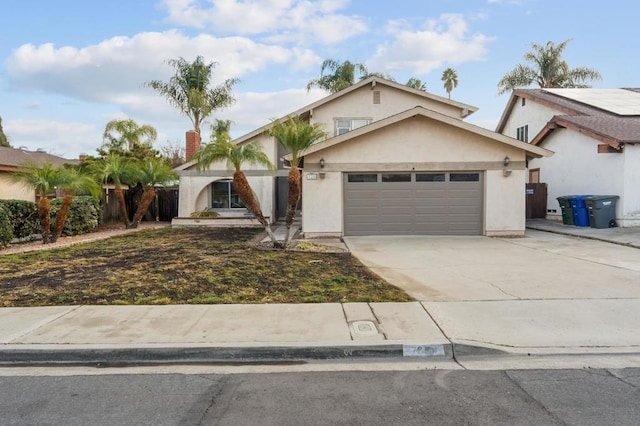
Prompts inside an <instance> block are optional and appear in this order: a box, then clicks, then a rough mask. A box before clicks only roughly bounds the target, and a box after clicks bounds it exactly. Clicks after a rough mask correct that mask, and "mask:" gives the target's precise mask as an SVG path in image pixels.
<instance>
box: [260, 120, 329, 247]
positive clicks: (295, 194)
mask: <svg viewBox="0 0 640 426" xmlns="http://www.w3.org/2000/svg"><path fill="white" fill-rule="evenodd" d="M269 135H270V136H273V137H274V138H275V140H276V141H277V142H278V144H279V145H280V146H281V147H282V148H283V149H284V150H285V151H288V152H289V154H290V155H291V169H290V170H289V175H288V177H287V184H288V185H289V189H288V193H287V213H286V225H287V232H286V235H285V239H284V246H285V248H286V247H287V246H288V245H289V242H290V240H291V224H292V223H293V219H294V217H295V214H296V210H297V209H298V203H299V202H300V193H301V182H300V169H299V167H300V159H301V157H302V155H303V154H304V152H305V151H306V150H307V149H308V148H309V147H310V146H311V145H313V144H314V143H316V142H317V141H319V140H321V139H325V138H326V137H327V133H326V132H325V131H324V130H322V127H321V124H319V123H315V124H310V123H308V122H306V121H303V120H301V119H300V118H299V117H297V116H296V117H288V118H287V119H286V120H282V121H280V120H275V121H274V122H273V124H272V125H271V128H270V129H269Z"/></svg>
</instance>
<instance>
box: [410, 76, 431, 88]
mask: <svg viewBox="0 0 640 426" xmlns="http://www.w3.org/2000/svg"><path fill="white" fill-rule="evenodd" d="M405 86H408V87H411V88H412V89H416V90H422V91H426V90H427V83H423V82H422V80H420V79H419V78H415V77H411V78H410V79H409V80H407V83H406V84H405Z"/></svg>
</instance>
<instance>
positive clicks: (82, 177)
mask: <svg viewBox="0 0 640 426" xmlns="http://www.w3.org/2000/svg"><path fill="white" fill-rule="evenodd" d="M58 189H59V190H60V191H61V192H62V194H63V195H62V204H61V205H60V210H59V211H58V214H57V215H56V223H55V225H54V230H53V234H52V235H51V242H52V243H55V242H56V241H57V240H58V238H60V235H62V230H63V229H64V225H65V224H66V223H67V217H68V216H69V210H70V209H71V204H72V203H73V196H74V195H75V194H77V193H79V192H84V193H90V194H91V195H92V196H93V197H95V198H98V197H99V196H100V185H98V182H96V180H95V179H94V178H93V177H92V176H90V175H89V174H87V173H83V172H80V171H78V170H77V169H74V168H68V169H60V182H59V184H58Z"/></svg>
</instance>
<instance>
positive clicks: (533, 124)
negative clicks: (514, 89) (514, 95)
mask: <svg viewBox="0 0 640 426" xmlns="http://www.w3.org/2000/svg"><path fill="white" fill-rule="evenodd" d="M557 114H561V112H559V111H556V110H554V109H552V108H549V107H547V106H544V105H540V104H538V103H535V102H533V101H530V100H528V99H527V100H526V102H525V105H524V106H522V98H518V99H517V100H516V103H515V105H514V107H513V110H512V111H511V116H510V117H509V119H508V120H507V122H506V124H505V127H504V129H503V131H502V134H503V135H507V136H511V137H512V138H515V137H516V134H517V133H516V130H517V128H518V127H522V126H525V125H528V126H529V142H531V141H532V140H533V138H535V136H536V135H537V134H538V133H540V130H542V129H543V128H544V126H546V125H547V123H548V122H549V120H551V118H552V117H553V116H554V115H557ZM545 148H546V147H545Z"/></svg>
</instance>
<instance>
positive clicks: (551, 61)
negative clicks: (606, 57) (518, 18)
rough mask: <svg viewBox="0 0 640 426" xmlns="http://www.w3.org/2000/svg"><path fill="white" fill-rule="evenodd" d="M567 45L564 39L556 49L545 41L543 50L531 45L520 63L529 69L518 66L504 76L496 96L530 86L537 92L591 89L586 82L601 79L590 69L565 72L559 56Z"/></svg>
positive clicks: (552, 44)
mask: <svg viewBox="0 0 640 426" xmlns="http://www.w3.org/2000/svg"><path fill="white" fill-rule="evenodd" d="M570 41H571V39H567V40H565V41H563V42H562V43H560V44H558V45H555V44H554V43H553V42H551V41H548V42H547V44H546V45H544V46H542V45H539V44H536V43H531V49H532V50H531V52H528V53H527V54H526V55H524V59H525V61H527V62H530V63H531V64H532V66H529V65H523V64H519V65H516V67H515V68H514V69H513V70H511V71H509V72H508V73H507V74H505V75H504V77H502V79H501V80H500V81H499V82H498V94H500V95H501V94H503V93H506V92H510V91H512V90H513V89H517V88H519V87H527V86H530V85H532V84H537V85H538V86H539V87H540V88H553V87H557V88H563V87H564V88H566V87H591V86H589V85H587V83H588V82H590V81H593V80H600V79H602V76H601V75H600V73H599V72H598V71H596V70H595V69H593V68H586V67H577V68H569V65H568V64H567V62H566V61H565V60H563V59H562V53H563V51H564V49H565V48H566V47H567V44H569V42H570Z"/></svg>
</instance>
